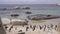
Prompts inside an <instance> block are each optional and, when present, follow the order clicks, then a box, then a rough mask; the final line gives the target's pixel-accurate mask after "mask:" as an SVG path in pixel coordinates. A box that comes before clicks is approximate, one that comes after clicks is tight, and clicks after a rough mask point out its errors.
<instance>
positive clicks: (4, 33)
mask: <svg viewBox="0 0 60 34" xmlns="http://www.w3.org/2000/svg"><path fill="white" fill-rule="evenodd" d="M0 34H6V32H5V30H4V28H3V26H2V22H1V18H0Z"/></svg>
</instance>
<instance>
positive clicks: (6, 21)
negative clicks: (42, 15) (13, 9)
mask: <svg viewBox="0 0 60 34" xmlns="http://www.w3.org/2000/svg"><path fill="white" fill-rule="evenodd" d="M2 22H3V24H9V23H10V20H9V19H8V18H2ZM59 23H60V18H56V19H49V20H40V21H33V20H30V21H29V22H28V25H27V26H28V27H29V26H30V25H32V26H34V25H36V29H35V30H34V31H32V29H31V28H29V29H28V31H26V27H27V26H24V27H23V26H13V28H12V29H11V31H10V32H9V28H10V27H11V25H8V29H7V30H5V31H6V34H18V31H19V30H22V31H23V32H25V34H60V33H59V32H57V30H55V29H54V28H53V29H51V30H48V28H46V29H45V31H44V30H43V29H44V28H42V29H41V30H40V29H39V25H41V26H44V25H46V26H48V25H51V24H53V25H58V24H59ZM3 27H4V26H3ZM15 28H17V29H16V30H15Z"/></svg>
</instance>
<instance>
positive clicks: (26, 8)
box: [22, 7, 30, 9]
mask: <svg viewBox="0 0 60 34" xmlns="http://www.w3.org/2000/svg"><path fill="white" fill-rule="evenodd" d="M22 9H30V7H25V8H22Z"/></svg>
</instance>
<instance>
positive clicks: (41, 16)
mask: <svg viewBox="0 0 60 34" xmlns="http://www.w3.org/2000/svg"><path fill="white" fill-rule="evenodd" d="M27 18H28V19H30V20H45V19H54V18H60V16H54V15H43V14H37V15H30V16H27Z"/></svg>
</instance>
